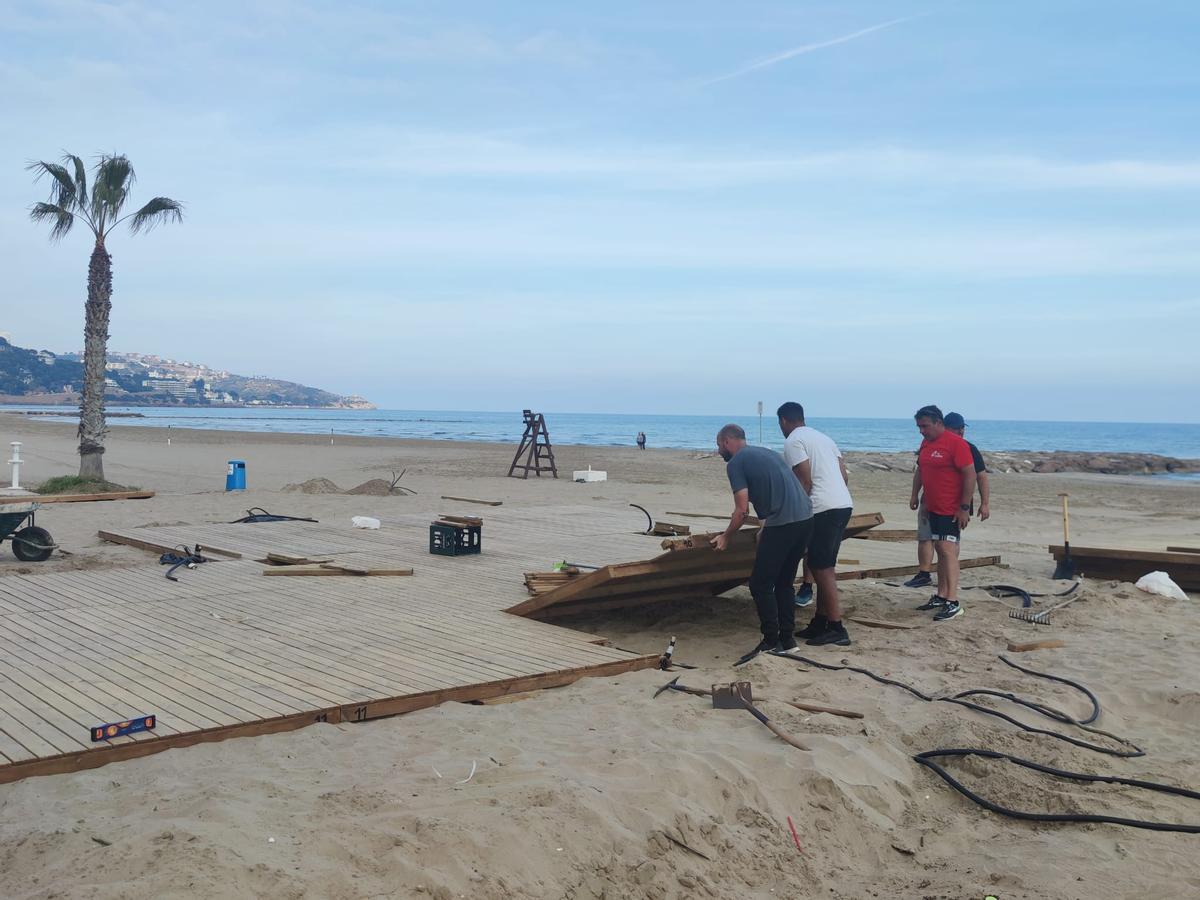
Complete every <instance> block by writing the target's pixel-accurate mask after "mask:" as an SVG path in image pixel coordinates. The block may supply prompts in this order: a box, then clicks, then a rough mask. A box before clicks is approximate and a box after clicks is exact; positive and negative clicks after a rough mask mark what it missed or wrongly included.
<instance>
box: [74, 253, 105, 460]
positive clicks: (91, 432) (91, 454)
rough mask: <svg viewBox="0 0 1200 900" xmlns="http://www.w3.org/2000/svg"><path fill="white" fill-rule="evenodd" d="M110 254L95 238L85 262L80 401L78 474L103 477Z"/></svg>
mask: <svg viewBox="0 0 1200 900" xmlns="http://www.w3.org/2000/svg"><path fill="white" fill-rule="evenodd" d="M111 298H112V257H111V256H109V255H108V251H107V250H106V249H105V247H104V239H103V238H99V239H97V240H96V247H95V249H94V250H92V259H91V262H90V263H88V297H87V305H86V306H85V307H84V313H85V316H84V326H83V397H82V398H81V399H80V401H79V477H80V478H86V479H88V480H90V481H103V480H104V436H105V434H107V433H108V428H107V427H106V425H105V421H104V376H105V363H106V362H107V360H108V314H109V311H110V310H111V309H112V301H111Z"/></svg>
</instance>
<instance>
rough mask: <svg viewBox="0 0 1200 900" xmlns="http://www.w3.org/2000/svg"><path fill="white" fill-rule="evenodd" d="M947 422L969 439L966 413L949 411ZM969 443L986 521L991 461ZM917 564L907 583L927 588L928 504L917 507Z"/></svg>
mask: <svg viewBox="0 0 1200 900" xmlns="http://www.w3.org/2000/svg"><path fill="white" fill-rule="evenodd" d="M943 421H944V422H945V423H946V430H947V431H952V432H954V434H957V435H958V436H959V437H960V438H962V439H963V440H966V439H967V436H966V434H965V432H966V430H967V423H966V420H965V419H963V417H962V413H956V412H952V413H946V418H945V419H944V420H943ZM967 446H968V447H970V448H971V458H972V459H973V460H974V461H975V478H976V482H975V483H976V485H978V488H979V521H980V522H986V521H987V520H988V518H989V517H990V516H991V514H992V509H991V499H992V490H991V485H989V484H988V470H987V464H986V463H985V462H984V461H983V454H982V453H980V452H979V448H978V447H976V446H975V445H974V444H972V443H971V442H970V441H967ZM974 512H975V509H974V506H972V508H971V510H970V513H971V514H974ZM917 565H918V566H919V567H920V571H919V572H917V574H916V575H914V576H913V577H912V578H910V579H908V581H906V582H904V586H905V587H926V586H928V585H930V584H933V576H932V574H931V572H932V571H933V534H932V532H931V531H930V529H929V514H928V512H927V511H926V510H925V506H924V504H921V506H920V507H919V508H918V510H917Z"/></svg>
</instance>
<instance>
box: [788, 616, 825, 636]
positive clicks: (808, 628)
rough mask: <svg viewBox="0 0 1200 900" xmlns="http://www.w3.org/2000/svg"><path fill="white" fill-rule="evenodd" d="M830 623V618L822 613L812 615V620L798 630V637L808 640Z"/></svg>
mask: <svg viewBox="0 0 1200 900" xmlns="http://www.w3.org/2000/svg"><path fill="white" fill-rule="evenodd" d="M828 625H829V620H828V619H827V618H825V617H824V616H823V615H821V614H820V613H817V614H816V615H815V616H813V617H812V621H811V622H809V623H808V624H807V625H805V626H804V627H803V628H801V629H800V630H799V631H797V632H796V637H798V638H802V639H803V640H808V639H809V638H811V637H816V636H817V635H818V634H820V633H821V632H822V631H824V630H825V629H826V627H827V626H828Z"/></svg>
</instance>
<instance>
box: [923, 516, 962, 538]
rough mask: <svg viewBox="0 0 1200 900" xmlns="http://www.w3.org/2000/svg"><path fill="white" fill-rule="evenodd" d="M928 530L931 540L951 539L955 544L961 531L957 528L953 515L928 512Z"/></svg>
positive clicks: (956, 520)
mask: <svg viewBox="0 0 1200 900" xmlns="http://www.w3.org/2000/svg"><path fill="white" fill-rule="evenodd" d="M929 531H930V535H931V538H930V539H931V540H935V541H951V542H952V543H955V544H957V543H958V538H959V535H960V534H961V532H960V531H959V529H958V519H957V518H955V517H954V516H939V515H938V514H937V513H930V514H929Z"/></svg>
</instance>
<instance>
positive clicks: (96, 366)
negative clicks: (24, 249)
mask: <svg viewBox="0 0 1200 900" xmlns="http://www.w3.org/2000/svg"><path fill="white" fill-rule="evenodd" d="M68 166H69V167H70V168H69V169H68ZM26 168H27V169H29V170H30V171H32V172H35V173H36V176H35V177H34V181H35V182H36V181H40V180H41V179H42V178H43V177H45V178H48V179H49V180H50V200H49V202H48V203H35V204H34V205H33V206H32V207H30V210H29V218H31V219H33V221H34V222H38V223H41V222H49V223H51V228H50V240H52V241H58V240H61V239H62V238H63V237H65V236H66V235H67V233H68V232H69V231H70V230H71V227H72V226H73V225H74V224H75V223H76V222H77V221H81V222H83V223H84V224H85V225H87V227H88V228H90V229H91V232H92V236H93V237H94V238H95V239H96V245H95V247H94V248H93V249H92V258H91V262H90V263H88V295H87V303H86V304H85V305H84V328H83V396H82V398H81V399H80V401H79V476H80V477H81V478H86V479H88V480H89V481H103V480H104V456H103V454H104V436H105V435H106V434H107V433H108V428H107V426H106V425H105V421H104V373H105V363H106V361H107V356H108V314H109V311H110V310H111V309H112V257H111V256H109V253H108V250H107V249H106V248H105V245H104V241H105V238H107V237H108V236H109V235H110V234H111V233H112V230H113V229H114V228H116V227H117V226H118V225H120V224H121V223H122V222H128V223H129V230H130V232H132V233H133V234H137V233H138V232H139V231H143V230H145V231H149V230H150V229H151V228H153V227H154V226H155V225H160V224H162V223H164V222H171V221H174V222H180V221H182V220H183V204H182V203H179V202H178V201H176V200H172V199H171V198H170V197H155V198H154V199H153V200H151V201H150V202H149V203H147V204H146V205H145V206H143V207H142V208H141V209H139V210H138V211H137V212H132V213H127V214H126V215H124V216H122V215H121V211H122V209H124V207H125V201H126V200H128V199H129V190H130V188H131V187H132V186H133V182H134V180H135V178H136V176H135V175H134V174H133V166H131V165H130V164H129V160H128V159H126V158H125V157H124V156H117V155H112V156H107V155H102V156H100V158H99V159H98V160H97V161H96V164H95V166H93V167H92V192H91V194H90V195H89V194H88V179H87V171H86V170H85V168H84V165H83V161H82V160H81V159H80V158H79V157H78V156H73V155H72V154H70V153H68V154H66V155H65V156H63V158H62V164H61V165H60V164H58V163H49V162H42V161H37V162H31V163H30V164H29V165H28V166H27V167H26Z"/></svg>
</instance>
